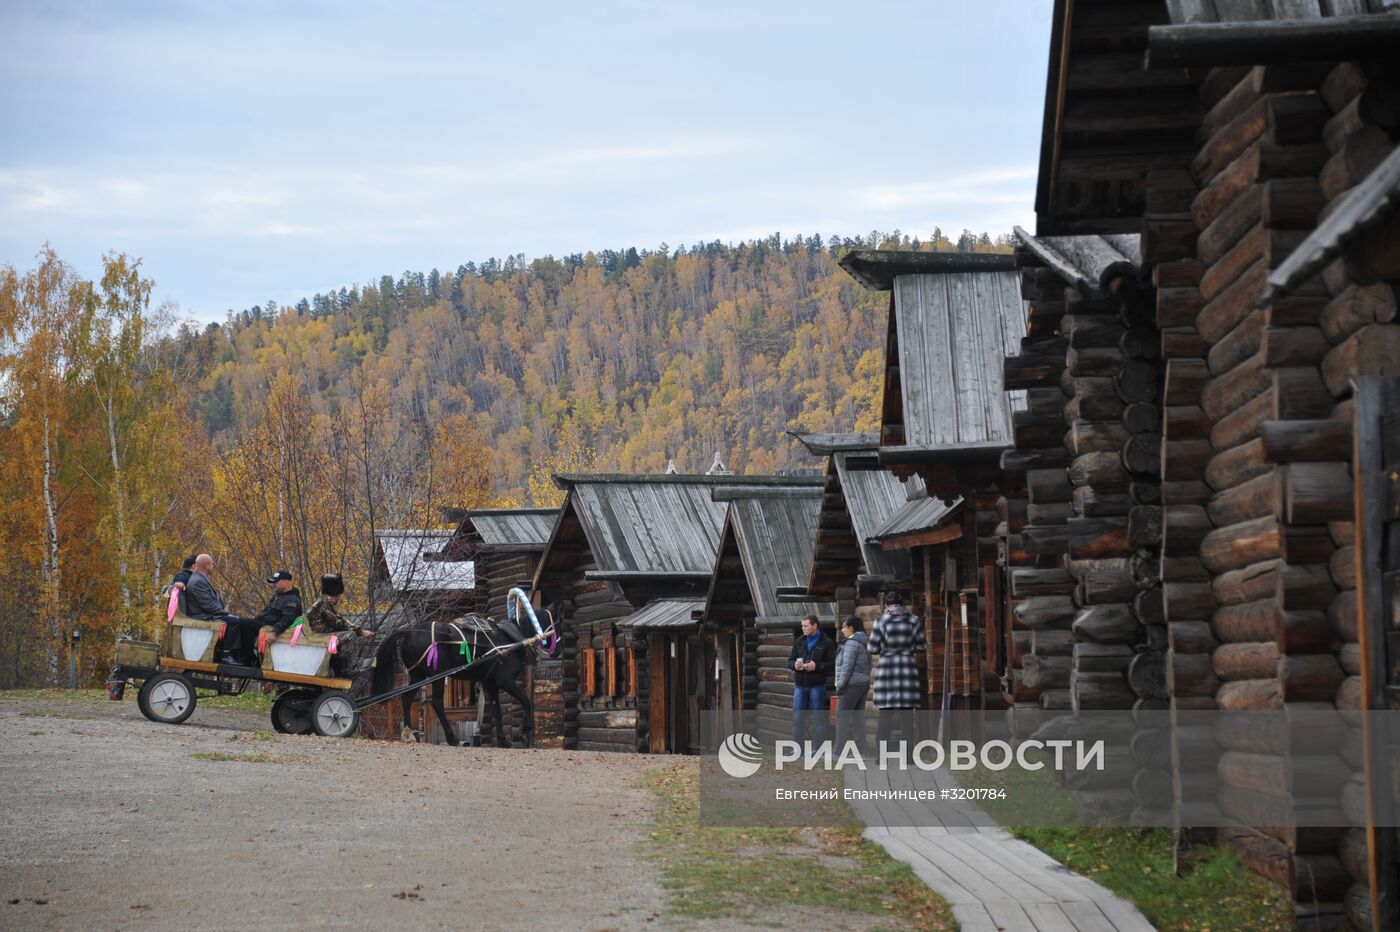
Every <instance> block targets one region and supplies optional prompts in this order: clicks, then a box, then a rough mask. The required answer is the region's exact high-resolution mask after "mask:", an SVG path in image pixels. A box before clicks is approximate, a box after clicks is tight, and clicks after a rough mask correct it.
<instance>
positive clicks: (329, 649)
mask: <svg viewBox="0 0 1400 932" xmlns="http://www.w3.org/2000/svg"><path fill="white" fill-rule="evenodd" d="M339 650H340V636H339V635H337V634H332V635H331V639H330V641H329V642H328V643H327V644H326V653H328V654H334V653H336V652H337V651H339Z"/></svg>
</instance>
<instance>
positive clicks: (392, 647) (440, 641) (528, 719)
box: [371, 615, 535, 747]
mask: <svg viewBox="0 0 1400 932" xmlns="http://www.w3.org/2000/svg"><path fill="white" fill-rule="evenodd" d="M525 640H526V638H525V635H523V634H522V633H521V631H520V628H519V627H517V626H516V625H515V623H514V622H511V621H502V622H492V621H490V620H488V619H483V618H480V617H479V616H476V615H467V616H466V617H464V618H459V619H456V620H455V621H451V622H442V621H439V622H426V621H420V622H414V623H412V624H410V625H407V626H405V627H403V628H400V629H398V630H397V631H395V632H394V633H393V634H390V635H389V636H388V637H387V638H385V639H384V643H383V644H382V645H380V647H379V650H378V651H377V652H376V653H375V658H374V682H373V685H372V686H371V692H372V693H375V694H378V693H382V692H386V691H388V690H389V689H390V688H391V687H392V685H393V680H394V671H395V670H396V669H397V668H398V665H399V663H400V662H402V663H403V665H404V667H405V669H407V671H408V681H409V682H410V683H412V682H415V681H417V680H422V679H427V678H428V677H429V676H432V675H433V674H434V673H440V672H442V671H444V670H449V669H451V668H452V667H456V666H461V665H463V664H465V663H467V662H468V660H467V654H466V653H464V652H463V651H462V644H463V642H466V644H467V648H468V650H469V651H470V654H471V657H472V658H477V657H480V656H483V655H485V654H490V655H491V656H490V658H489V659H488V660H487V661H486V662H485V663H484V664H480V665H477V666H475V667H474V668H473V669H471V670H470V671H463V672H461V673H454V674H452V676H451V677H450V679H454V680H467V681H470V682H474V683H476V684H477V685H478V686H480V687H481V688H482V689H484V690H485V691H486V698H487V699H488V700H489V701H490V703H491V709H492V711H493V712H494V713H495V715H496V744H497V746H498V747H510V746H511V744H510V742H508V741H507V740H506V733H505V728H504V725H503V723H502V715H501V690H505V691H506V692H507V693H508V694H509V695H510V696H511V697H512V698H514V699H515V701H516V702H518V703H520V708H521V710H522V711H523V712H524V714H525V728H524V737H525V746H526V747H531V746H532V745H533V743H534V740H535V707H534V705H533V704H532V703H531V702H530V697H529V695H528V694H527V693H526V692H525V689H524V688H523V687H522V686H521V685H520V682H519V681H520V679H521V673H523V672H524V670H525V667H526V665H527V664H530V663H533V662H534V659H535V648H534V645H532V644H524V643H522V642H524V641H525ZM506 644H520V645H521V646H519V647H513V648H511V649H509V650H505V651H499V652H496V653H494V654H493V653H491V651H492V649H493V648H495V647H498V646H501V645H506ZM443 683H444V680H437V681H436V682H434V683H433V684H432V688H433V693H432V699H431V700H430V701H431V704H432V707H433V711H435V712H436V713H437V717H438V722H439V723H440V724H441V725H442V731H443V734H444V735H446V736H447V743H448V744H451V745H453V746H456V745H457V744H458V741H457V735H456V734H455V733H454V732H453V729H452V726H451V725H449V724H448V723H447V712H446V711H445V710H444V709H443V707H442V692H443ZM415 695H417V692H410V693H406V694H405V695H404V697H403V729H404V731H403V733H404V734H408V733H409V731H410V729H411V726H410V724H409V721H410V713H411V711H412V708H413V698H414V696H415ZM424 714H425V715H426V711H425V713H424Z"/></svg>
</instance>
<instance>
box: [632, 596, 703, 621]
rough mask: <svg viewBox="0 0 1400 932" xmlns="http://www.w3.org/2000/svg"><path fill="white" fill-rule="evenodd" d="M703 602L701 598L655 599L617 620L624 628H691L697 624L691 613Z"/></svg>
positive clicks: (699, 607)
mask: <svg viewBox="0 0 1400 932" xmlns="http://www.w3.org/2000/svg"><path fill="white" fill-rule="evenodd" d="M704 606H705V603H704V601H703V600H701V599H698V598H697V599H655V600H653V601H651V602H648V603H647V604H646V605H643V606H642V607H641V608H640V609H638V610H637V611H635V612H633V613H632V614H631V615H629V616H628V617H627V618H625V619H623V620H622V621H620V622H618V624H619V625H620V626H621V627H624V628H693V627H695V626H697V625H698V624H699V622H698V621H696V620H695V618H694V617H693V614H694V613H695V612H696V611H698V610H699V609H701V608H704Z"/></svg>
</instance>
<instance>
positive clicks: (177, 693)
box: [136, 673, 195, 725]
mask: <svg viewBox="0 0 1400 932" xmlns="http://www.w3.org/2000/svg"><path fill="white" fill-rule="evenodd" d="M194 702H195V697H194V684H193V683H191V682H190V680H189V677H187V676H185V675H184V674H183V673H157V674H156V675H155V676H153V677H151V678H150V679H148V680H147V681H146V682H144V683H142V684H141V691H140V692H139V693H137V694H136V705H137V707H138V708H140V709H141V714H142V715H144V716H146V717H147V718H148V719H150V720H151V721H153V722H160V723H162V724H164V725H178V724H180V723H181V722H183V721H184V720H185V719H187V718H189V717H190V716H191V715H192V714H194Z"/></svg>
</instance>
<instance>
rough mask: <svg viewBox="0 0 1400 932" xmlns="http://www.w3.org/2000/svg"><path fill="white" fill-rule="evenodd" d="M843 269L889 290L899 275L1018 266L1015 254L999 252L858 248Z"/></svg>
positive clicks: (843, 260)
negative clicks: (909, 250)
mask: <svg viewBox="0 0 1400 932" xmlns="http://www.w3.org/2000/svg"><path fill="white" fill-rule="evenodd" d="M840 265H841V268H843V269H845V270H846V271H847V272H849V273H850V275H851V277H852V278H854V279H855V280H856V281H858V282H860V283H861V284H862V285H864V286H865V287H867V288H869V289H871V290H873V291H889V290H890V289H891V288H893V287H894V280H895V278H896V277H897V276H900V275H938V274H940V273H948V272H1007V271H1011V270H1014V269H1015V268H1016V257H1015V256H1013V255H1011V254H1009V253H997V252H988V253H980V252H907V251H902V250H894V249H856V250H852V251H851V252H848V253H846V254H845V255H844V256H842V257H841V262H840Z"/></svg>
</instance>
